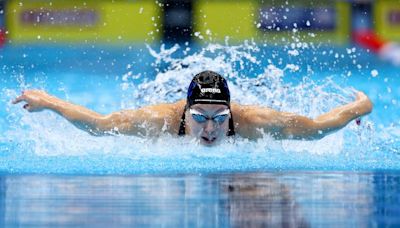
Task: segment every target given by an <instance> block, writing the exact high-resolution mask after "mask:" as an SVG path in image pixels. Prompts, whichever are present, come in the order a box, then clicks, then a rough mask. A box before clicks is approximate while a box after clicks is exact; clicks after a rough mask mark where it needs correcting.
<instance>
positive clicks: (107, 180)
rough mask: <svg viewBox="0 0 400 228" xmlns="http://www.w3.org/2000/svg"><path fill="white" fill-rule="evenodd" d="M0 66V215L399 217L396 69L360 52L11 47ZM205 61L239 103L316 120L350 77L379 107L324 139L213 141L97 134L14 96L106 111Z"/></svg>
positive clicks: (347, 97)
mask: <svg viewBox="0 0 400 228" xmlns="http://www.w3.org/2000/svg"><path fill="white" fill-rule="evenodd" d="M0 69H1V71H0V75H1V88H0V89H1V94H0V95H1V100H0V104H1V105H2V107H5V108H4V109H1V111H0V123H1V125H0V126H1V127H0V130H1V132H2V133H1V134H0V151H1V154H0V171H1V172H2V177H1V178H0V180H1V181H0V193H1V196H0V198H1V199H2V202H3V203H2V204H0V215H2V216H1V218H0V220H1V221H0V225H60V224H64V225H85V224H86V225H87V224H117V225H154V226H157V225H162V224H165V225H166V226H195V225H196V226H204V227H210V226H236V225H238V226H240V225H243V224H250V225H257V224H258V225H260V224H261V225H276V224H281V225H285V224H289V225H290V224H297V225H298V226H322V225H331V226H335V225H337V226H380V225H399V224H400V219H399V218H398V217H397V215H398V214H399V212H400V207H399V206H398V205H399V202H400V190H399V185H400V172H399V170H400V151H399V149H400V143H399V135H400V131H399V129H400V128H399V124H400V122H399V115H400V113H399V112H398V110H399V104H398V99H399V97H400V89H399V88H400V79H399V76H400V71H398V68H396V67H394V66H391V65H388V64H386V63H384V62H381V61H380V60H379V59H377V58H376V57H375V56H374V55H373V54H370V53H368V52H366V51H364V50H361V49H358V48H354V47H352V46H349V47H332V46H321V45H315V46H312V45H309V44H302V43H300V44H295V45H294V46H293V45H287V46H273V47H271V46H268V45H266V46H265V45H259V44H253V43H251V42H245V43H244V44H241V45H217V44H211V45H207V46H189V45H182V46H181V47H177V46H170V47H164V46H163V47H159V46H154V47H146V46H128V47H118V46H115V47H100V46H50V47H49V46H46V47H43V46H29V47H20V46H19V47H18V46H7V47H5V48H4V49H1V51H0ZM205 69H210V70H215V71H218V72H221V73H223V74H224V75H228V80H229V83H230V84H229V86H230V88H231V90H232V100H233V101H236V102H240V103H244V104H254V103H256V104H261V105H267V106H271V107H273V108H276V109H279V110H284V111H292V112H296V113H300V114H304V115H307V116H310V117H314V116H316V115H318V114H320V113H322V112H324V111H328V110H329V109H331V108H333V107H335V106H336V105H339V104H343V103H345V102H349V101H351V100H352V99H353V97H352V95H353V93H354V90H353V88H355V89H358V90H362V91H365V92H366V93H367V95H369V96H370V98H371V100H372V101H373V103H374V110H373V112H372V113H371V114H370V115H369V116H368V117H365V118H363V120H362V125H361V126H357V125H356V124H355V123H352V124H349V126H347V127H346V128H345V129H343V130H341V131H338V132H336V133H334V134H332V135H329V136H328V137H326V138H324V139H322V140H319V141H311V142H307V141H289V140H287V141H275V140H272V139H270V138H269V137H268V136H267V135H266V136H265V137H264V138H263V139H261V140H258V141H247V140H244V139H237V140H235V141H234V142H227V143H226V144H225V145H221V146H217V147H214V148H205V147H202V146H199V145H196V143H195V142H193V141H192V140H191V139H189V138H183V139H182V138H177V137H173V136H162V137H161V138H159V139H143V138H138V137H124V136H111V137H93V136H90V135H88V134H86V133H84V132H81V131H79V130H77V129H75V128H74V127H73V126H71V125H70V124H69V123H68V122H66V121H65V120H63V119H61V118H60V117H58V116H57V115H55V114H54V113H51V112H41V113H31V114H29V113H26V112H25V111H24V110H23V109H21V107H19V106H12V105H11V104H10V100H11V99H12V98H14V97H15V96H16V95H17V94H19V93H20V91H21V90H23V89H27V88H42V89H45V90H46V91H48V92H49V93H51V94H54V95H56V96H59V97H61V98H64V99H68V100H69V101H72V102H74V103H78V104H81V105H84V106H87V107H89V108H92V109H94V110H96V111H98V112H100V113H109V112H111V111H115V110H119V109H121V108H136V107H140V106H142V105H145V104H153V103H158V102H172V101H176V100H179V99H182V98H184V96H185V90H186V88H187V85H188V83H189V81H190V79H191V77H192V76H193V74H195V73H196V72H199V71H201V70H205ZM89 193H90V194H89ZM27 205H31V206H30V207H27ZM53 207H54V208H57V209H58V210H52V209H51V208H53ZM37 208H40V210H39V211H38V212H37V213H35V214H31V213H32V211H33V210H35V209H37ZM55 211H57V212H55ZM79 212H80V213H81V214H80V215H78V214H79ZM28 214H30V216H28ZM250 215H251V216H250ZM349 215H351V216H349ZM246 218H251V219H246Z"/></svg>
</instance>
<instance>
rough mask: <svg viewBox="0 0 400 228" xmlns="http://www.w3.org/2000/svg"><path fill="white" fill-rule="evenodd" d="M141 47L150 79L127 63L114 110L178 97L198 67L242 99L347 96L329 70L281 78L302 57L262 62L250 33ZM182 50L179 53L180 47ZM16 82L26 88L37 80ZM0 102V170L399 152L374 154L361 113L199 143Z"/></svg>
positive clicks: (369, 159)
mask: <svg viewBox="0 0 400 228" xmlns="http://www.w3.org/2000/svg"><path fill="white" fill-rule="evenodd" d="M147 48H148V50H149V52H150V54H151V55H152V56H153V57H154V59H155V60H154V63H153V64H152V67H153V68H154V69H156V75H155V77H154V79H149V78H147V77H146V78H145V77H144V74H141V73H136V72H133V71H132V69H131V67H127V70H129V72H127V73H126V74H125V75H123V76H122V77H121V78H118V79H116V81H115V83H119V85H120V91H119V92H120V98H121V101H120V105H119V107H120V108H121V109H124V108H137V107H141V106H144V105H148V104H157V103H160V102H175V101H177V100H180V99H184V98H185V95H186V90H187V86H188V84H189V82H190V80H191V79H192V77H193V75H194V74H196V73H198V72H201V71H203V70H213V71H216V72H219V73H221V74H223V75H225V76H226V77H227V78H228V83H229V87H230V89H231V94H232V101H233V102H237V103H241V104H258V105H263V106H268V107H272V108H274V109H277V110H279V111H287V112H295V113H298V114H302V115H305V116H309V117H316V116H318V115H320V114H322V113H324V112H326V111H329V110H330V109H332V108H333V107H336V106H338V105H341V104H344V103H348V102H350V101H352V100H353V99H354V97H353V96H354V89H352V88H349V87H344V88H343V87H341V86H340V85H339V84H338V83H337V82H335V80H337V78H336V77H335V76H334V75H333V76H332V77H328V78H325V79H323V80H315V79H314V78H313V74H312V73H310V74H304V75H299V77H301V80H300V81H298V82H288V81H285V79H286V78H285V77H287V75H288V74H289V73H292V72H293V71H296V69H299V68H300V67H301V66H297V65H296V64H293V63H290V62H288V63H287V64H286V66H285V67H278V66H277V65H274V64H273V63H269V64H268V65H266V66H260V63H261V62H262V61H261V60H260V59H258V58H257V56H258V55H257V53H258V52H260V49H259V48H258V46H257V45H256V44H254V43H251V42H250V43H244V44H241V45H237V46H233V45H220V44H209V45H207V46H206V47H204V48H201V49H200V50H198V51H194V52H193V53H190V54H189V52H188V50H187V47H179V46H173V47H172V48H165V46H161V48H160V50H159V51H156V50H155V49H153V48H151V47H150V46H148V47H147ZM180 51H181V52H183V53H184V55H183V56H182V55H180V54H179V53H178V52H180ZM248 68H258V69H259V68H262V69H259V71H260V72H261V73H259V74H255V75H249V73H248V72H249V70H248ZM250 72H251V71H250ZM308 72H312V71H308ZM20 77H21V76H20ZM22 79H23V77H22ZM21 82H24V80H22V81H21ZM19 84H20V85H22V86H23V87H24V88H29V87H35V86H37V85H35V84H31V85H26V83H19ZM64 91H67V90H64ZM89 92H94V91H89ZM16 95H17V90H13V89H3V91H2V93H1V100H2V101H9V100H11V99H12V98H13V97H15V96H16ZM66 95H68V93H67V92H66ZM118 99H119V97H116V98H115V101H114V102H119V101H118ZM100 100H101V99H100ZM78 102H79V101H78ZM99 105H100V104H99ZM5 107H6V113H7V114H6V120H5V122H6V123H7V125H8V127H7V128H6V130H5V133H4V134H2V135H1V137H0V142H1V143H0V144H1V145H3V146H2V148H3V149H2V150H3V155H0V156H3V157H0V159H2V160H3V161H4V162H3V163H2V165H0V170H4V171H6V172H50V173H52V172H55V173H75V172H81V173H82V172H83V173H153V172H156V173H157V172H163V173H166V172H220V171H254V170H265V169H373V168H388V169H391V168H393V167H397V168H398V165H396V164H395V161H396V159H398V157H395V158H396V159H395V160H394V161H392V160H393V155H390V156H386V157H385V158H384V163H381V161H379V160H378V159H377V157H379V156H381V155H382V154H385V153H386V152H387V151H390V150H388V149H385V151H382V150H376V145H377V144H378V145H385V144H382V141H384V140H383V138H384V137H383V135H384V134H383V135H380V133H377V132H376V130H375V127H374V126H373V124H372V122H370V121H369V120H368V118H366V120H365V121H364V123H363V125H362V127H361V128H360V127H358V126H357V125H355V124H353V123H351V124H350V125H349V126H347V127H345V128H344V129H343V130H341V131H339V132H337V133H335V134H332V135H329V136H327V137H325V138H323V139H321V140H318V141H293V140H282V141H277V140H273V139H272V138H271V137H269V136H268V135H265V136H264V137H263V138H262V139H259V140H256V141H249V140H247V139H242V138H237V139H235V140H228V141H227V142H226V143H224V144H223V145H219V146H216V147H213V148H206V147H203V146H200V145H199V144H198V142H196V140H194V139H191V138H189V137H184V138H178V137H176V136H170V135H163V136H161V137H159V138H156V139H148V138H147V139H146V138H141V137H133V136H107V137H94V136H90V135H89V134H87V133H85V132H82V131H80V130H78V129H76V128H74V127H73V126H72V125H71V124H70V123H68V122H67V121H66V120H64V119H62V118H61V117H59V116H58V115H56V114H54V113H52V112H49V111H45V112H41V113H26V112H25V111H24V110H21V109H20V107H18V106H12V105H10V103H9V102H7V103H6V104H5ZM108 111H113V110H108ZM397 133H398V128H397V127H395V128H394V130H392V131H390V132H387V135H386V139H387V138H389V139H393V137H395V135H396V134H397ZM376 135H379V136H380V137H375V136H376ZM381 136H382V137H381ZM183 148H184V149H183ZM394 156H397V155H394ZM12 159H16V160H14V161H18V162H17V163H15V162H13V160H12Z"/></svg>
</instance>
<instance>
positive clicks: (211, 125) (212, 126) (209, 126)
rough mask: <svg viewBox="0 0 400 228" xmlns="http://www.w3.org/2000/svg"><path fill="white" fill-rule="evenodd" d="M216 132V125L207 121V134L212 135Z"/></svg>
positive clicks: (205, 128)
mask: <svg viewBox="0 0 400 228" xmlns="http://www.w3.org/2000/svg"><path fill="white" fill-rule="evenodd" d="M213 131H214V123H213V121H211V120H207V122H206V123H205V126H204V132H205V133H212V132H213Z"/></svg>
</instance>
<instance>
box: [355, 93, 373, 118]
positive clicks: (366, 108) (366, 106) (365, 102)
mask: <svg viewBox="0 0 400 228" xmlns="http://www.w3.org/2000/svg"><path fill="white" fill-rule="evenodd" d="M355 102H356V103H357V105H358V106H359V107H360V109H361V113H359V114H361V115H365V114H368V113H370V112H371V111H372V102H371V100H370V99H369V98H368V96H367V95H365V93H363V92H361V91H358V92H357V93H356V101H355Z"/></svg>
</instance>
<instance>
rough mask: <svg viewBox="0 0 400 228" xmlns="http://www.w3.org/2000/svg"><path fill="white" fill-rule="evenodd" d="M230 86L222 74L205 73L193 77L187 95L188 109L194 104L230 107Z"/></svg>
mask: <svg viewBox="0 0 400 228" xmlns="http://www.w3.org/2000/svg"><path fill="white" fill-rule="evenodd" d="M230 101H231V96H230V93H229V88H228V84H227V82H226V80H225V78H223V77H222V76H221V75H220V74H218V73H216V72H213V71H203V72H201V73H199V74H197V75H196V76H194V77H193V79H192V82H191V83H190V85H189V89H188V93H187V105H188V107H190V106H192V105H194V104H224V105H226V106H228V107H229V106H230Z"/></svg>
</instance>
